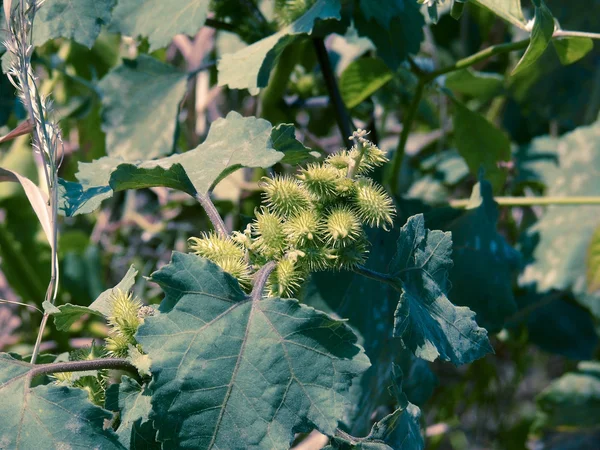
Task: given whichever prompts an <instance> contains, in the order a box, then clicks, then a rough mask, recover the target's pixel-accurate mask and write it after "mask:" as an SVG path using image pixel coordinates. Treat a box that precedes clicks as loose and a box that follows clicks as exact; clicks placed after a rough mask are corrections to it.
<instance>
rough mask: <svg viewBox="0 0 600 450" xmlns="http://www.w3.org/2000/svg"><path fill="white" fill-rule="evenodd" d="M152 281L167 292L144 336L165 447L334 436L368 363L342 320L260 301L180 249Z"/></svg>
mask: <svg viewBox="0 0 600 450" xmlns="http://www.w3.org/2000/svg"><path fill="white" fill-rule="evenodd" d="M152 279H153V281H155V282H157V283H158V284H159V285H160V286H161V287H162V289H163V290H164V291H165V294H166V296H165V299H164V300H163V301H162V303H161V305H160V311H161V314H160V315H159V316H155V317H149V318H147V319H146V320H145V323H144V324H143V325H142V326H141V327H140V329H139V330H138V333H137V339H138V342H140V344H141V345H142V346H143V348H144V350H145V351H146V352H147V353H148V354H149V355H150V358H151V359H152V368H151V371H152V375H153V381H152V382H151V384H150V386H149V387H150V390H151V392H152V408H153V412H152V414H151V419H152V420H153V421H154V426H155V427H156V428H158V430H159V434H158V438H159V440H160V441H161V442H163V443H164V445H165V446H167V447H172V448H182V449H184V448H190V449H191V448H193V449H211V448H214V449H216V448H265V447H266V448H277V449H287V448H288V447H289V444H290V441H291V439H292V438H293V435H294V432H300V431H309V430H311V429H312V428H315V427H316V428H318V429H319V430H321V431H322V432H324V433H327V434H332V433H333V432H334V430H335V427H336V426H337V423H338V420H339V419H340V418H341V417H342V416H343V414H344V410H345V406H346V402H347V401H346V400H345V395H347V393H348V389H349V388H350V384H351V383H352V380H353V379H354V378H355V377H356V376H357V375H358V374H360V373H361V372H363V371H364V370H365V369H366V368H367V367H368V360H367V358H366V356H365V355H364V353H363V351H362V349H361V348H360V347H358V346H357V345H355V341H356V337H355V336H354V334H353V333H352V332H351V331H350V329H349V328H348V327H347V326H346V325H345V324H344V323H343V322H339V321H335V320H333V319H331V318H329V317H328V316H327V315H325V314H324V313H321V312H318V311H316V310H314V309H312V308H309V307H306V306H303V305H300V304H299V303H298V302H297V301H296V300H293V299H287V300H284V299H278V298H267V299H263V300H261V301H252V300H251V299H250V298H248V297H246V295H245V294H244V293H243V292H242V291H241V290H240V288H239V285H238V283H237V281H236V280H235V279H234V278H232V277H231V276H230V275H228V274H226V273H224V272H222V271H221V270H220V269H219V268H218V267H217V266H216V265H214V264H212V263H211V262H209V261H207V260H204V259H202V258H198V257H196V256H194V255H187V254H181V253H174V254H173V260H172V262H171V264H169V265H168V266H166V267H164V268H162V269H161V270H160V271H158V272H156V273H155V274H153V276H152Z"/></svg>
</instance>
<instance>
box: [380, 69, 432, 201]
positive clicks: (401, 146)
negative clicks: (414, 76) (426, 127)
mask: <svg viewBox="0 0 600 450" xmlns="http://www.w3.org/2000/svg"><path fill="white" fill-rule="evenodd" d="M426 83H427V82H426V80H425V78H420V79H419V83H418V84H417V89H416V90H415V95H414V97H413V99H412V103H411V104H410V107H409V110H408V114H407V115H406V119H405V120H404V121H403V123H402V132H401V133H400V140H399V141H398V147H397V148H396V152H395V153H394V157H393V159H392V165H391V168H390V169H389V171H388V176H387V184H388V185H389V187H390V191H391V192H392V194H395V193H396V191H397V190H398V178H399V177H400V169H401V168H402V161H403V160H404V153H405V151H406V143H407V142H408V135H409V134H410V129H411V127H412V123H413V122H414V120H415V118H416V116H417V111H418V110H419V104H420V103H421V98H423V92H424V91H425V85H426Z"/></svg>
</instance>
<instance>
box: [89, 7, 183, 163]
mask: <svg viewBox="0 0 600 450" xmlns="http://www.w3.org/2000/svg"><path fill="white" fill-rule="evenodd" d="M142 9H148V6H144V7H143V8H142ZM186 86H187V76H186V74H185V73H182V72H180V71H178V70H176V69H175V68H174V67H172V66H169V65H167V64H163V63H161V62H159V61H157V60H156V59H154V58H152V57H150V56H147V55H140V56H139V57H138V59H136V60H134V61H130V60H129V61H124V62H123V64H122V65H120V66H118V67H116V68H115V69H113V70H111V71H110V72H109V73H108V74H107V75H106V76H105V77H104V78H103V79H102V81H101V82H100V84H99V88H100V90H101V91H102V93H103V97H102V130H103V131H104V132H105V133H106V151H107V153H108V155H109V156H112V157H118V158H122V159H124V160H127V161H135V160H139V159H151V158H156V157H158V156H162V155H166V154H169V153H171V152H172V151H173V144H174V136H175V125H176V121H177V112H178V111H179V102H180V101H181V98H182V97H183V94H184V93H185V90H186Z"/></svg>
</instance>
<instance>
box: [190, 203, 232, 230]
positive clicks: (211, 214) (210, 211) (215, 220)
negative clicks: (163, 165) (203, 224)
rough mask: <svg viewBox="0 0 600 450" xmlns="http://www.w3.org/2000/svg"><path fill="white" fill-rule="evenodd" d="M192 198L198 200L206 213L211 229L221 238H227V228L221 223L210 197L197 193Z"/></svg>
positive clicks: (221, 220)
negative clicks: (213, 228)
mask: <svg viewBox="0 0 600 450" xmlns="http://www.w3.org/2000/svg"><path fill="white" fill-rule="evenodd" d="M194 198H195V199H196V200H198V202H199V203H200V204H201V205H202V207H203V208H204V211H206V215H207V216H208V218H209V220H210V221H211V223H212V224H213V227H215V231H216V232H217V233H219V234H220V235H221V236H223V237H227V236H229V233H228V232H227V228H226V227H225V222H223V219H222V218H221V215H220V214H219V212H218V211H217V208H215V205H214V203H213V202H212V201H211V199H210V195H209V194H200V193H197V194H196V195H195V196H194Z"/></svg>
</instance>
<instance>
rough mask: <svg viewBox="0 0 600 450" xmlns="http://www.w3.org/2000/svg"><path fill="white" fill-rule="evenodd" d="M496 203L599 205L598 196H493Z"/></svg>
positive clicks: (458, 203) (460, 204)
mask: <svg viewBox="0 0 600 450" xmlns="http://www.w3.org/2000/svg"><path fill="white" fill-rule="evenodd" d="M494 200H495V201H496V203H498V204H499V205H501V206H545V205H560V206H569V205H600V197H592V196H582V197H494ZM469 201H470V200H469V199H468V198H463V199H459V200H450V206H452V207H454V208H466V207H467V206H468V205H469Z"/></svg>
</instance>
